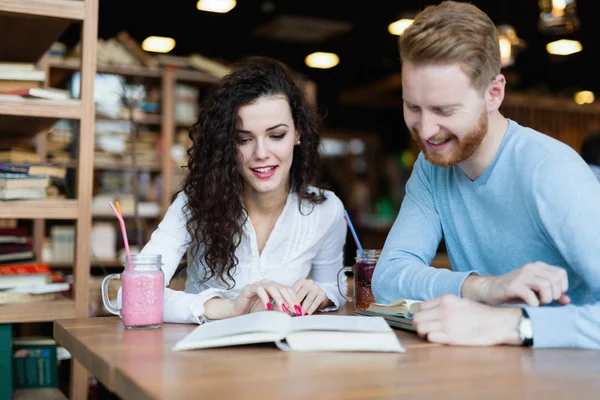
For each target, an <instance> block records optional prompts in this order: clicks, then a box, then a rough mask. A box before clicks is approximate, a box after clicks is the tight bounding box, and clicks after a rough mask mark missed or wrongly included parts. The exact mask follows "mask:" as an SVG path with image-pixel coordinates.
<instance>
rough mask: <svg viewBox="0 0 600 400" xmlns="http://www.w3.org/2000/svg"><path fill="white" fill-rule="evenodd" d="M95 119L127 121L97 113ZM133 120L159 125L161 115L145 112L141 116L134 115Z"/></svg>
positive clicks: (139, 122) (144, 123)
mask: <svg viewBox="0 0 600 400" xmlns="http://www.w3.org/2000/svg"><path fill="white" fill-rule="evenodd" d="M96 119H98V120H101V119H105V120H110V121H128V119H127V118H110V117H106V116H103V115H97V116H96ZM133 121H134V122H136V123H138V124H143V125H160V124H161V121H162V117H161V116H160V115H158V114H145V115H142V116H134V117H133Z"/></svg>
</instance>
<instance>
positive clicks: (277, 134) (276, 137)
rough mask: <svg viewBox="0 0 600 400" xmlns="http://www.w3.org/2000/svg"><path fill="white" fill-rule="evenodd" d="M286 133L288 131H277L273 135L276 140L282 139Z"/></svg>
mask: <svg viewBox="0 0 600 400" xmlns="http://www.w3.org/2000/svg"><path fill="white" fill-rule="evenodd" d="M286 133H287V132H283V133H275V134H273V135H271V137H272V138H273V139H275V140H280V139H283V138H284V137H285V134H286Z"/></svg>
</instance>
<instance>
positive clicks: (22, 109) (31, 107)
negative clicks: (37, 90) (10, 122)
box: [0, 0, 81, 119]
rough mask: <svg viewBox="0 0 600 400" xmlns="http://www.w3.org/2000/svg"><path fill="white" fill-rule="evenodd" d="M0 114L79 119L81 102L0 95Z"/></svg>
mask: <svg viewBox="0 0 600 400" xmlns="http://www.w3.org/2000/svg"><path fill="white" fill-rule="evenodd" d="M73 1H75V0H73ZM0 115H14V116H22V117H45V118H54V119H79V118H81V103H80V101H79V100H77V99H70V100H48V99H32V98H28V97H21V96H13V95H0Z"/></svg>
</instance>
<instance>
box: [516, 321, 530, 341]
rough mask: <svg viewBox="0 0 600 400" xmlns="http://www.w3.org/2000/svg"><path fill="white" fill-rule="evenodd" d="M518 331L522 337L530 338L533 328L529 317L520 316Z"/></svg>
mask: <svg viewBox="0 0 600 400" xmlns="http://www.w3.org/2000/svg"><path fill="white" fill-rule="evenodd" d="M519 333H520V334H521V338H523V339H531V338H532V337H533V328H532V326H531V320H530V319H529V318H525V317H523V318H521V322H520V323H519Z"/></svg>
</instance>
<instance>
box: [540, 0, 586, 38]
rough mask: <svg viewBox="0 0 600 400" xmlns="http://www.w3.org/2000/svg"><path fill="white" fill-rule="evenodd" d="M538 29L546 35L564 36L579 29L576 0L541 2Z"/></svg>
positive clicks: (545, 0)
mask: <svg viewBox="0 0 600 400" xmlns="http://www.w3.org/2000/svg"><path fill="white" fill-rule="evenodd" d="M539 6H540V19H539V22H538V27H539V29H540V31H542V32H544V33H551V34H556V35H563V34H566V33H571V32H574V31H576V30H578V29H579V26H580V22H579V18H578V17H577V12H576V10H575V0H539Z"/></svg>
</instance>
